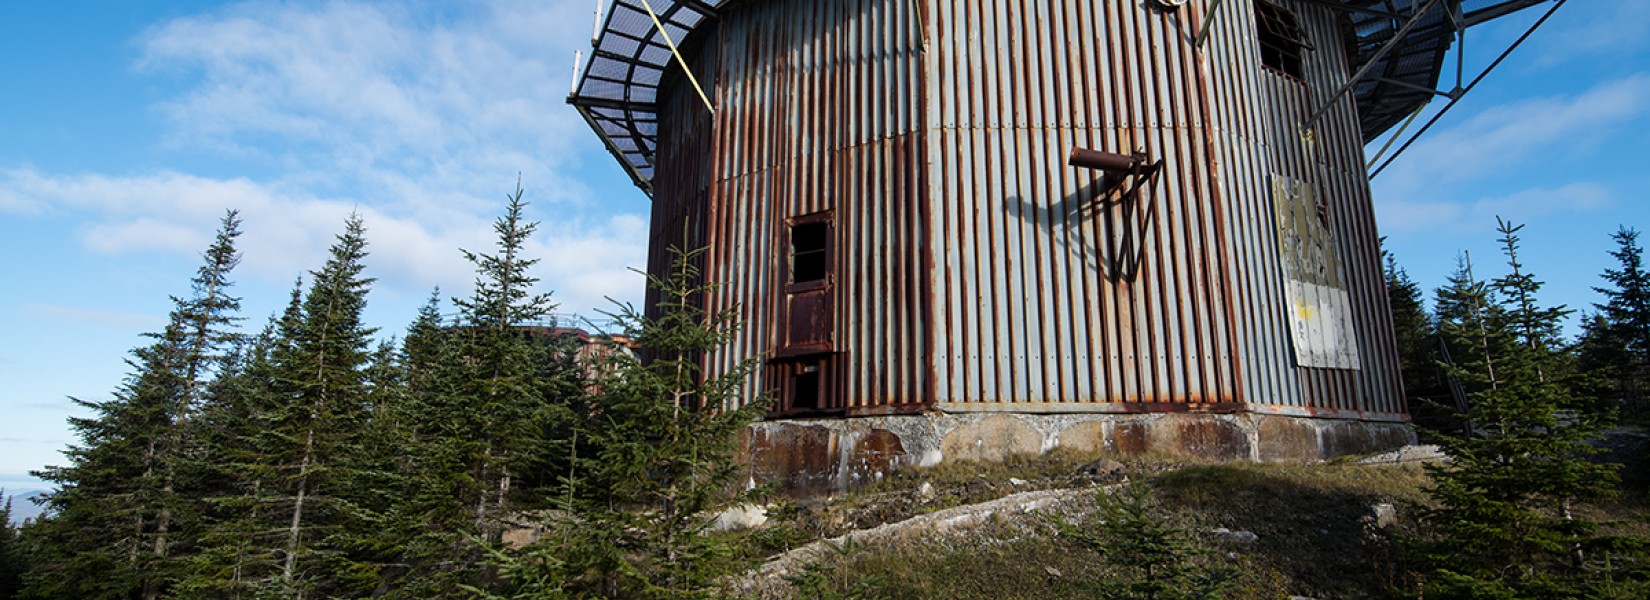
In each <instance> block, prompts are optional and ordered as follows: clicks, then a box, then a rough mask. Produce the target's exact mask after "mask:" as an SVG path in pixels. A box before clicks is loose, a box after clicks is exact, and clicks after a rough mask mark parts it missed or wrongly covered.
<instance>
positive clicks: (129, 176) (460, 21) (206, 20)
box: [0, 0, 647, 311]
mask: <svg viewBox="0 0 1650 600" xmlns="http://www.w3.org/2000/svg"><path fill="white" fill-rule="evenodd" d="M427 8H428V7H424V8H418V9H413V8H408V7H406V6H403V5H397V4H382V3H367V2H327V3H316V4H309V5H306V4H292V3H247V4H240V5H234V6H230V7H227V8H223V9H219V10H215V11H212V12H209V13H206V14H202V15H195V16H189V17H183V18H178V19H174V20H171V21H167V22H164V23H161V24H157V25H156V26H154V27H151V28H149V29H148V30H146V31H145V32H144V33H143V34H142V35H141V36H139V38H138V39H137V46H138V48H139V50H140V53H141V58H140V59H139V60H138V61H137V65H136V66H137V68H138V69H139V71H140V72H141V73H144V74H146V75H148V76H150V77H153V78H156V79H157V80H172V81H173V82H175V83H178V84H179V85H180V86H181V87H179V91H178V92H177V93H175V94H173V95H171V96H169V97H167V98H166V99H165V100H163V101H162V102H160V103H159V104H158V105H157V106H156V107H155V108H156V110H157V111H158V113H159V114H160V115H161V116H162V118H163V119H164V121H165V122H166V123H167V124H168V127H167V134H166V138H167V139H166V143H167V144H169V145H172V146H174V147H175V148H178V149H181V150H183V151H201V150H204V151H208V152H211V153H214V154H216V155H218V156H227V157H230V158H231V159H232V161H234V160H238V161H243V162H244V163H245V164H247V165H252V166H255V167H256V168H255V169H253V170H255V171H258V172H272V173H274V175H271V176H267V177H243V176H228V177H225V176H215V175H206V174H201V173H190V172H180V171H178V170H162V171H154V172H144V173H124V174H109V173H51V172H45V171H42V170H39V169H36V168H33V167H29V166H9V167H8V166H6V165H0V212H9V213H13V214H20V215H35V216H48V217H54V218H72V219H74V220H75V221H76V222H77V223H78V225H77V227H76V233H77V235H78V236H79V239H80V241H81V243H82V244H83V245H84V246H85V247H86V248H88V249H90V250H92V251H95V252H99V253H103V254H108V255H122V254H127V253H142V252H153V253H165V254H171V255H178V256H193V255H195V254H197V253H199V252H200V251H201V250H202V249H203V248H204V247H205V245H206V244H207V243H208V242H209V241H210V238H211V235H212V231H213V230H214V229H215V227H216V225H217V222H218V219H219V218H220V217H221V216H222V215H223V212H224V210H225V209H229V208H234V209H239V210H240V211H241V212H242V217H243V219H244V221H245V225H244V227H243V229H244V230H245V233H244V235H243V236H242V238H241V243H240V247H241V250H242V252H243V254H244V256H245V260H244V262H243V263H242V267H241V271H240V272H241V273H242V274H243V276H251V277H256V278H259V279H262V280H266V281H272V282H277V283H283V284H284V283H285V282H290V281H291V280H292V277H294V276H295V275H297V274H299V273H302V272H303V271H305V270H308V269H313V268H317V267H318V266H319V265H320V263H321V262H322V261H323V260H324V258H325V251H326V248H327V246H328V245H330V244H331V242H332V240H333V236H334V235H335V234H336V233H337V232H338V231H339V230H340V229H341V228H342V224H343V221H344V219H345V217H346V216H347V215H349V214H351V213H352V212H353V213H357V214H360V215H361V216H362V217H363V219H364V220H365V222H366V226H367V229H368V239H369V241H370V243H371V245H370V247H369V249H368V250H369V252H371V256H370V257H369V258H368V259H367V263H368V268H369V271H370V274H371V275H373V276H375V277H378V278H379V287H380V288H383V287H390V288H394V289H396V290H397V291H400V292H404V293H405V294H407V295H409V296H412V297H417V296H422V295H423V293H424V292H425V291H427V290H428V289H429V288H430V287H432V286H436V285H440V286H441V287H443V288H444V289H446V290H449V291H450V292H458V293H462V292H463V291H464V290H467V289H468V286H469V283H470V281H471V280H472V279H473V269H472V267H471V265H469V264H468V263H467V262H465V261H464V260H463V259H462V257H461V256H460V254H459V252H458V248H466V249H470V250H475V251H482V252H487V251H490V249H491V246H492V244H493V234H492V232H491V228H490V223H491V221H492V219H493V217H494V215H496V214H497V213H498V212H499V211H500V210H501V208H502V206H503V200H504V196H505V193H506V192H509V191H510V189H509V188H510V187H511V186H512V185H513V184H514V182H515V180H514V179H513V178H514V177H515V176H516V175H517V174H521V175H522V176H523V178H524V179H523V185H524V186H525V187H526V189H527V196H526V199H527V200H528V201H529V202H531V203H532V207H531V208H530V209H529V212H530V216H531V217H533V218H536V219H539V220H542V221H544V222H545V225H544V226H543V228H542V229H541V230H540V236H539V239H537V240H534V241H533V246H532V247H531V250H534V251H537V252H540V253H542V256H543V263H542V264H541V268H542V271H541V272H540V273H539V276H540V277H542V278H543V279H544V282H543V285H544V286H545V287H546V288H548V289H554V290H556V296H557V299H558V300H559V301H561V302H562V303H563V305H564V306H563V307H564V309H566V310H579V311H584V310H588V309H589V308H591V307H595V306H602V305H603V304H604V301H603V300H602V297H603V296H607V295H612V296H620V297H632V296H635V295H637V294H638V293H639V292H640V287H641V286H640V280H639V279H637V278H635V276H633V275H631V274H629V273H628V272H627V271H626V270H625V268H626V267H631V266H639V265H641V264H643V262H644V260H645V247H646V240H647V235H646V227H645V220H644V218H643V217H642V216H639V215H636V214H632V213H628V212H626V211H625V210H615V209H614V208H613V207H612V206H611V204H608V203H600V202H596V201H595V199H594V193H593V192H592V191H591V190H590V188H589V187H588V186H586V185H585V184H584V183H583V182H581V181H580V180H579V179H578V177H577V176H576V174H575V169H577V168H578V163H579V161H580V160H581V155H584V154H588V155H589V156H590V157H591V159H593V160H607V156H606V153H605V152H602V151H601V150H600V148H599V145H598V144H596V142H595V138H594V136H593V135H591V134H590V133H589V131H588V130H587V128H586V126H585V125H584V123H583V122H582V120H581V119H579V118H578V116H577V114H576V113H575V112H574V111H572V110H571V109H570V108H569V107H567V106H566V105H565V103H564V101H563V98H564V96H565V95H566V93H567V79H568V77H569V76H570V74H569V72H568V66H569V65H570V64H571V61H570V59H571V55H572V51H573V49H574V48H577V47H583V46H585V45H587V44H588V36H589V18H590V14H589V9H590V5H589V3H587V2H583V1H573V0H563V1H557V2H534V1H530V0H517V1H495V2H486V3H482V4H478V5H465V6H464V7H463V8H456V9H431V10H426V9H427ZM419 11H423V12H419ZM432 12H439V13H440V14H438V15H437V14H429V13H432ZM629 210H631V211H639V210H645V206H642V205H640V203H638V205H637V206H634V207H631V208H630V209H629Z"/></svg>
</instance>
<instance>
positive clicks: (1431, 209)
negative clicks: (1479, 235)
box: [1375, 182, 1612, 233]
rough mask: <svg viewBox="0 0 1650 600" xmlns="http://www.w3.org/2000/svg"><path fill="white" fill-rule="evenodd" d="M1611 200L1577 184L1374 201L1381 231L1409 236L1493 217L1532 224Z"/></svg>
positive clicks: (1596, 207)
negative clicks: (1458, 198) (1461, 197)
mask: <svg viewBox="0 0 1650 600" xmlns="http://www.w3.org/2000/svg"><path fill="white" fill-rule="evenodd" d="M1611 201H1612V195H1611V193H1610V190H1608V189H1606V188H1605V187H1604V186H1601V185H1598V184H1596V183H1591V182H1578V183H1571V184H1568V185H1563V186H1559V187H1553V188H1530V189H1525V190H1520V191H1518V192H1515V193H1512V194H1508V195H1505V196H1498V197H1491V198H1477V199H1473V200H1468V201H1464V202H1454V201H1450V200H1445V199H1431V198H1427V197H1424V196H1422V197H1412V198H1408V199H1398V200H1391V201H1377V202H1376V203H1375V212H1376V219H1377V222H1378V223H1380V227H1381V231H1383V232H1390V233H1409V232H1422V231H1434V230H1456V229H1459V228H1461V227H1467V226H1471V225H1472V224H1482V223H1489V222H1491V221H1493V220H1494V219H1495V217H1502V218H1505V219H1509V220H1511V221H1514V222H1520V223H1524V222H1532V221H1536V220H1538V219H1541V218H1542V217H1547V216H1551V215H1558V214H1564V213H1585V212H1592V211H1598V210H1601V209H1603V208H1605V207H1607V206H1609V205H1610V203H1611Z"/></svg>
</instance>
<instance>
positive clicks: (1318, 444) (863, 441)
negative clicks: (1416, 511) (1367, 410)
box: [743, 413, 1415, 496]
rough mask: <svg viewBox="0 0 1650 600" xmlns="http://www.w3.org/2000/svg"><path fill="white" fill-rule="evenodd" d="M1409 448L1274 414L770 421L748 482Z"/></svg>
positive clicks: (1402, 432)
mask: <svg viewBox="0 0 1650 600" xmlns="http://www.w3.org/2000/svg"><path fill="white" fill-rule="evenodd" d="M1414 442H1415V431H1414V429H1412V428H1411V427H1410V426H1409V424H1408V423H1403V422H1393V421H1361V420H1351V419H1326V418H1308V417H1295V416H1287V415H1273V414H1255V413H1241V414H1004V413H997V414H978V413H974V414H948V413H929V414H919V415H897V416H878V417H859V418H852V419H817V420H774V421H764V422H761V423H757V424H754V425H752V426H751V427H750V429H749V430H748V431H747V435H746V437H745V440H744V443H743V454H744V455H745V456H746V457H747V459H748V469H749V475H750V477H751V479H752V480H753V481H755V482H758V483H761V482H768V481H777V483H778V485H779V488H780V490H781V491H783V492H784V493H786V494H789V495H792V496H817V495H824V494H832V493H838V492H842V491H846V490H848V489H852V488H854V487H857V486H860V485H864V484H867V483H871V482H873V481H876V480H877V479H880V478H881V477H883V476H884V475H886V474H887V473H888V472H890V471H891V470H894V469H900V468H910V467H927V466H933V465H937V464H940V463H942V462H957V461H986V462H990V461H1001V460H1003V459H1005V458H1008V457H1010V456H1015V455H1036V454H1041V453H1044V452H1048V451H1050V450H1053V449H1055V448H1068V449H1072V450H1076V451H1081V452H1095V453H1107V454H1116V455H1121V456H1129V455H1139V454H1145V453H1156V454H1165V455H1177V456H1187V457H1193V458H1202V459H1212V460H1255V461H1277V462H1310V461H1315V460H1322V459H1327V458H1332V457H1335V456H1341V455H1346V454H1362V453H1368V452H1379V451H1383V450H1390V449H1393V448H1398V447H1401V446H1404V445H1406V444H1412V443H1414Z"/></svg>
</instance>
